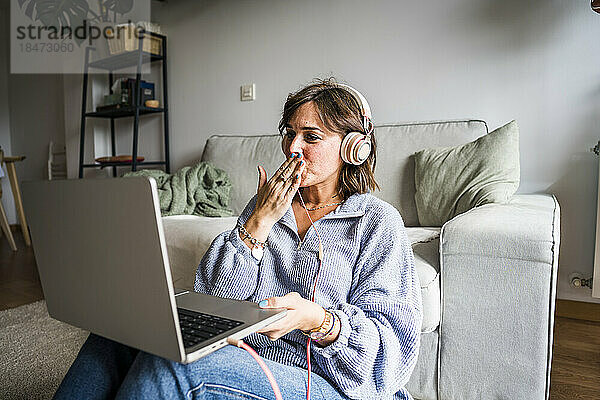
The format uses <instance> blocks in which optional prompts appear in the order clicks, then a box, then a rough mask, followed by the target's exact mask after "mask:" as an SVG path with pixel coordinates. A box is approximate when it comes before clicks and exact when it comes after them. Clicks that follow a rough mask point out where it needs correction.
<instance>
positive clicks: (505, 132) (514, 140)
mask: <svg viewBox="0 0 600 400" xmlns="http://www.w3.org/2000/svg"><path fill="white" fill-rule="evenodd" d="M519 176H520V171H519V127H518V125H517V122H516V121H511V122H509V123H508V124H506V125H504V126H503V127H501V128H498V129H496V130H495V131H493V132H491V133H488V134H487V135H485V136H482V137H480V138H479V139H477V140H475V141H474V142H470V143H467V144H464V145H462V146H457V147H444V148H437V149H425V150H421V151H419V152H417V153H415V186H416V192H415V202H416V203H417V216H418V218H419V224H420V225H421V226H442V225H443V224H444V223H445V222H446V221H448V220H450V219H452V218H453V217H454V216H456V215H458V214H460V213H463V212H465V211H467V210H469V209H471V208H473V207H478V206H480V205H483V204H488V203H505V202H507V201H508V200H509V199H510V197H511V196H512V195H513V194H514V193H515V192H516V190H517V188H518V187H519Z"/></svg>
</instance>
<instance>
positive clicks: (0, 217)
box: [0, 150, 31, 251]
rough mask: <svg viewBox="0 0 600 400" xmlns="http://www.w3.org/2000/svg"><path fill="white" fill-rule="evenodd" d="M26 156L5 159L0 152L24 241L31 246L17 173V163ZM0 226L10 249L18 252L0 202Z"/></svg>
mask: <svg viewBox="0 0 600 400" xmlns="http://www.w3.org/2000/svg"><path fill="white" fill-rule="evenodd" d="M24 159H25V156H14V157H4V153H3V152H2V150H0V168H1V167H2V163H4V164H5V165H6V173H7V174H8V179H9V180H10V187H11V189H12V193H13V197H14V200H15V207H16V209H17V215H18V216H19V222H20V224H21V232H22V233H23V239H25V244H26V245H27V246H31V239H30V237H29V228H28V227H27V221H26V220H25V211H24V210H23V201H22V200H21V189H20V188H19V181H18V180H17V171H16V169H15V162H17V161H23V160H24ZM1 197H2V188H1V187H0V198H1ZM0 225H2V230H3V231H4V233H5V234H6V237H7V238H8V242H9V244H10V247H11V248H12V249H13V250H14V251H16V250H17V245H16V244H15V239H14V238H13V236H12V232H11V231H10V226H9V225H8V219H7V218H6V213H5V212H4V208H3V207H2V203H1V202H0Z"/></svg>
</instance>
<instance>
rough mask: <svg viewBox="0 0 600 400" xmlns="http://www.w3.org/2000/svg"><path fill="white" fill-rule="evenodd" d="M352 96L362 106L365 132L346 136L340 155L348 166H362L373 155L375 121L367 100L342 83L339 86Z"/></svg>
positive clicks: (361, 111) (351, 133) (350, 133)
mask: <svg viewBox="0 0 600 400" xmlns="http://www.w3.org/2000/svg"><path fill="white" fill-rule="evenodd" d="M337 85H338V86H339V87H341V88H342V89H345V90H346V91H347V92H348V93H350V94H351V95H352V97H354V98H355V99H356V101H357V102H358V104H359V106H360V113H361V114H362V123H363V129H364V132H349V133H348V134H347V135H346V136H344V140H343V141H342V146H341V148H340V155H341V156H342V160H344V162H346V163H348V164H354V165H360V164H362V163H364V162H365V161H367V158H369V155H370V154H371V133H372V132H373V121H372V119H371V108H370V107H369V103H368V102H367V99H365V97H364V96H363V95H362V94H361V93H360V92H359V91H358V90H356V89H354V88H353V87H351V86H348V85H344V84H341V83H338V84H337Z"/></svg>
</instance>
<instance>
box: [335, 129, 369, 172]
mask: <svg viewBox="0 0 600 400" xmlns="http://www.w3.org/2000/svg"><path fill="white" fill-rule="evenodd" d="M369 154H371V141H370V140H368V138H367V135H365V134H364V133H361V132H350V133H348V134H347V135H346V136H345V137H344V140H343V141H342V145H341V147H340V156H341V157H342V160H344V162H345V163H347V164H354V165H360V164H362V163H363V162H365V161H366V160H367V158H369Z"/></svg>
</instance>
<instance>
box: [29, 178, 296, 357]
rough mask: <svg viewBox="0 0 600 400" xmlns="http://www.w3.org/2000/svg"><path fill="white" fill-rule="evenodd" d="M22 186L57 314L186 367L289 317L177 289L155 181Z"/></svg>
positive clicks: (40, 263)
mask: <svg viewBox="0 0 600 400" xmlns="http://www.w3.org/2000/svg"><path fill="white" fill-rule="evenodd" d="M22 189H23V200H24V205H25V210H26V213H27V219H28V221H29V228H30V232H31V239H32V244H33V249H34V254H35V259H36V262H37V266H38V271H39V275H40V280H41V283H42V289H43V291H44V297H45V298H46V303H47V306H48V313H49V314H50V316H51V317H53V318H55V319H57V320H59V321H63V322H66V323H68V324H71V325H74V326H76V327H79V328H82V329H85V330H88V331H90V332H93V333H95V334H98V335H100V336H103V337H106V338H109V339H112V340H114V341H117V342H119V343H123V344H125V345H128V346H131V347H134V348H137V349H140V350H143V351H146V352H148V353H151V354H155V355H157V356H160V357H163V358H167V359H169V360H173V361H177V362H180V363H185V364H187V363H190V362H193V361H196V360H198V359H199V358H201V357H203V356H205V355H207V354H210V353H212V352H213V351H215V350H218V349H220V348H222V347H224V346H226V345H227V339H228V338H232V339H242V338H244V337H246V336H248V335H249V334H251V333H254V332H256V331H257V330H259V329H261V328H263V327H265V326H267V325H269V324H271V323H272V322H275V321H276V320H278V319H280V318H282V317H283V316H284V315H285V314H286V310H284V309H261V308H259V307H258V305H257V304H256V303H253V302H249V301H240V300H231V299H224V298H220V297H215V296H209V295H206V294H200V293H195V292H192V291H187V290H177V289H175V288H174V287H173V281H172V278H171V269H170V266H169V258H168V256H167V248H166V244H165V236H164V232H163V227H162V220H161V215H160V209H159V199H158V191H157V186H156V181H155V180H154V179H153V178H146V177H136V178H114V179H73V180H55V181H38V182H24V183H23V185H22Z"/></svg>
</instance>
